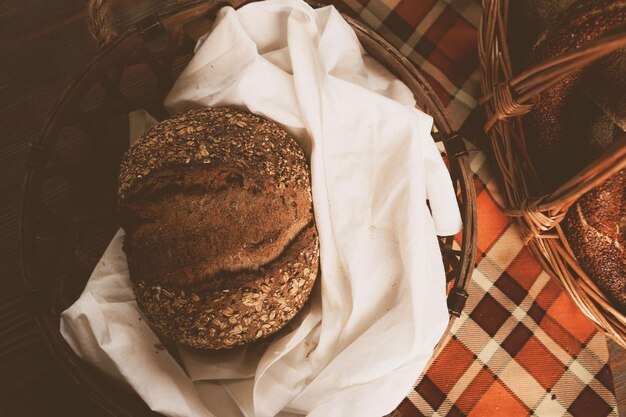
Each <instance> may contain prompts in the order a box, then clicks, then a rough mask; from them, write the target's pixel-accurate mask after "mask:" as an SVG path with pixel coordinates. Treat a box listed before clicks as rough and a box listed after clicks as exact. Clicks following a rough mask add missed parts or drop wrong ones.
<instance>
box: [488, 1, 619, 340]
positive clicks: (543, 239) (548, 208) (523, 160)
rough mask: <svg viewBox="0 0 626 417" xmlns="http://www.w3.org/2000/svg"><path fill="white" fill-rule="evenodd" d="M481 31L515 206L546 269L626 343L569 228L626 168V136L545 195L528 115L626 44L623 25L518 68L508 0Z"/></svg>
mask: <svg viewBox="0 0 626 417" xmlns="http://www.w3.org/2000/svg"><path fill="white" fill-rule="evenodd" d="M482 3H483V17H482V21H481V26H480V30H479V59H480V65H481V70H482V93H483V98H482V99H481V103H482V104H483V105H484V108H485V112H486V114H487V123H486V125H485V131H486V132H487V133H488V135H489V141H490V145H491V147H492V151H493V156H494V159H495V161H496V165H497V167H498V169H499V174H500V176H501V179H502V185H503V187H504V197H505V199H506V203H507V204H508V207H509V210H507V213H508V214H509V215H510V216H512V217H513V219H514V221H515V222H516V223H517V225H518V226H519V228H518V230H519V231H520V234H521V235H522V238H523V240H524V242H525V243H526V244H527V245H528V247H529V248H530V250H531V251H532V253H533V254H534V256H535V257H536V259H537V260H538V261H539V262H540V263H541V265H542V266H543V268H544V269H545V271H546V272H547V273H548V274H549V275H550V276H551V277H552V278H554V279H555V280H556V281H557V282H558V283H559V284H560V285H561V286H562V287H563V289H564V290H565V291H566V292H567V294H568V295H569V296H570V297H571V299H572V300H573V302H574V303H575V304H576V305H577V306H578V307H579V308H580V310H581V311H582V312H583V313H584V314H585V315H586V316H587V317H589V318H590V319H591V320H592V321H593V322H594V323H595V324H596V326H597V327H598V329H600V330H601V331H602V332H603V333H604V334H606V335H607V336H609V337H611V338H612V339H613V340H615V341H616V342H617V343H618V344H620V345H621V346H623V347H626V317H624V315H623V314H621V313H620V312H619V311H618V310H617V309H616V308H615V307H614V306H613V305H612V304H611V302H610V301H609V300H608V299H607V298H606V296H605V295H604V294H603V293H602V292H601V291H600V290H599V289H598V287H597V286H596V284H595V283H594V282H593V281H592V280H591V279H590V278H589V277H588V276H587V274H586V273H585V272H584V271H583V269H582V268H581V267H580V265H579V264H578V262H577V261H576V258H575V256H574V254H573V253H572V250H571V248H570V245H569V244H568V242H567V239H566V237H565V235H564V233H563V230H562V228H561V225H560V223H561V221H562V220H563V218H564V217H565V214H566V213H567V210H568V208H569V207H570V206H572V205H573V204H574V203H575V202H576V201H577V200H578V199H579V198H580V197H581V196H582V195H583V194H584V193H586V192H588V191H590V190H592V189H593V188H594V187H597V186H598V185H599V184H601V183H602V182H603V181H605V180H606V179H607V178H609V177H610V176H611V175H613V174H614V173H616V172H617V171H619V170H621V169H624V167H626V139H622V140H621V141H619V142H617V143H615V144H614V145H613V146H612V147H611V148H610V149H608V150H607V152H605V153H604V154H603V155H602V157H600V158H599V159H598V160H596V161H595V162H594V163H593V164H591V165H589V166H588V167H586V168H585V169H584V170H583V171H581V172H580V173H578V174H577V175H576V176H574V177H573V178H571V179H570V180H569V181H567V182H566V183H565V184H563V185H562V186H560V187H559V188H558V189H556V190H554V191H552V192H549V193H546V194H544V195H541V196H536V195H535V196H533V195H530V193H531V192H530V191H529V190H531V189H535V190H536V189H544V188H543V187H542V185H541V183H540V181H539V179H538V177H537V175H536V173H535V171H534V168H533V165H532V162H531V161H530V159H529V157H528V153H527V151H526V146H525V139H524V138H525V137H526V136H525V132H524V129H523V127H522V122H521V118H522V116H523V115H524V114H525V113H527V112H528V111H530V109H531V108H532V104H533V100H534V99H535V98H536V97H537V96H538V95H539V94H540V93H541V92H543V91H545V90H546V89H548V88H549V87H551V86H553V85H555V84H556V83H557V82H559V81H560V80H562V79H563V78H564V77H566V76H568V75H569V74H572V73H573V72H575V71H578V70H580V69H582V68H583V67H585V66H586V65H588V64H590V63H591V62H593V61H595V60H597V59H599V58H601V57H603V56H605V55H607V54H608V53H610V52H612V51H615V50H616V49H618V48H622V47H624V46H626V33H624V32H623V31H622V32H621V33H618V34H614V35H611V36H604V37H602V38H601V39H597V40H595V41H590V42H588V43H586V44H585V45H583V46H581V47H579V48H577V49H574V50H572V51H569V52H567V53H564V54H563V55H560V56H556V57H554V58H551V59H549V60H548V61H545V62H543V63H541V64H539V65H537V66H536V67H535V68H531V69H528V70H526V71H524V72H523V73H521V74H517V75H514V74H513V71H512V67H511V60H510V56H509V49H508V46H507V33H508V32H507V15H508V2H507V1H506V0H483V2H482Z"/></svg>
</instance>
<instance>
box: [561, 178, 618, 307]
mask: <svg viewBox="0 0 626 417" xmlns="http://www.w3.org/2000/svg"><path fill="white" fill-rule="evenodd" d="M565 220H566V224H567V233H568V241H569V243H570V245H571V247H572V251H574V254H575V255H576V258H577V259H578V261H579V262H580V265H581V266H582V267H583V269H584V270H585V271H586V272H587V273H588V274H589V275H590V277H591V278H592V279H593V280H594V281H595V282H596V283H597V284H598V287H600V289H601V290H602V291H603V292H604V293H605V294H606V295H607V297H608V298H609V299H611V300H612V301H613V303H614V304H613V305H614V306H615V307H617V309H618V310H620V311H621V312H622V313H624V314H626V170H624V169H622V170H620V171H618V172H617V174H615V175H613V176H612V177H611V178H609V179H608V180H607V181H605V182H604V183H602V184H600V185H599V186H598V187H596V188H595V189H593V190H591V191H590V192H588V193H586V194H585V195H583V196H582V198H580V199H579V200H578V201H577V202H576V204H575V205H573V206H572V207H571V208H570V209H569V211H568V212H567V217H566V218H565Z"/></svg>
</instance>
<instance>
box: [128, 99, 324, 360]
mask: <svg viewBox="0 0 626 417" xmlns="http://www.w3.org/2000/svg"><path fill="white" fill-rule="evenodd" d="M118 209H119V216H120V221H121V224H122V227H123V228H124V230H125V232H126V237H125V240H124V251H125V252H126V255H127V259H128V267H129V271H130V278H131V281H132V283H133V288H134V291H135V294H136V296H137V303H138V305H139V307H140V309H141V310H142V311H143V312H144V313H145V315H146V316H147V318H148V319H149V320H150V321H151V322H152V324H153V325H154V326H155V327H156V330H157V331H158V332H160V333H161V334H162V335H164V336H166V337H169V338H171V339H172V340H174V341H176V342H178V343H180V344H183V345H186V346H190V347H195V348H204V349H220V348H230V347H234V346H236V345H241V344H245V343H248V342H252V341H254V340H256V339H260V338H263V337H266V336H268V335H270V334H273V333H275V332H276V331H278V330H279V329H280V328H282V327H283V326H284V325H285V324H286V323H287V322H288V321H289V320H291V319H292V318H293V317H294V316H295V315H296V313H297V312H298V310H300V309H301V308H302V306H303V305H304V303H305V302H306V300H307V299H308V297H309V294H310V292H311V289H312V287H313V283H314V281H315V278H316V276H317V271H318V258H319V247H318V238H317V233H316V230H315V224H314V220H313V207H312V200H311V187H310V180H309V173H308V168H307V163H306V159H305V156H304V153H303V151H302V149H301V148H300V147H299V146H298V145H297V143H296V142H295V141H294V139H293V138H291V137H290V136H289V135H288V134H287V132H285V131H284V130H283V129H281V128H279V127H278V126H277V125H276V124H275V123H273V122H270V121H268V120H266V119H264V118H262V117H259V116H256V115H253V114H251V113H248V112H243V111H239V110H235V109H232V108H227V107H221V108H205V109H200V110H192V111H189V112H186V113H182V114H179V115H176V116H174V117H173V118H171V119H168V120H165V121H163V122H161V123H159V124H158V125H156V126H155V127H153V128H152V129H150V130H149V131H148V132H146V134H145V135H144V136H143V137H142V138H140V139H139V141H138V142H137V143H136V144H135V145H133V146H132V147H131V148H130V149H129V151H128V152H127V153H126V155H125V157H124V159H123V161H122V164H121V169H120V176H119V190H118Z"/></svg>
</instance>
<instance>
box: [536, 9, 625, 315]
mask: <svg viewBox="0 0 626 417" xmlns="http://www.w3.org/2000/svg"><path fill="white" fill-rule="evenodd" d="M625 21H626V0H590V1H589V0H586V1H576V2H574V3H573V4H572V5H571V6H570V7H568V8H567V9H565V10H564V11H563V14H562V15H559V16H558V17H557V18H555V19H554V21H553V22H552V24H550V25H548V26H547V28H546V29H545V31H544V32H543V34H542V35H541V37H540V38H539V40H538V41H537V42H536V44H535V45H534V46H533V48H532V51H531V56H530V66H534V65H537V64H539V63H540V62H542V61H543V60H545V59H548V58H551V57H554V56H557V55H559V54H561V53H563V52H566V51H569V50H573V49H575V48H577V47H579V46H580V45H582V44H583V43H585V42H588V41H590V40H593V39H598V38H600V37H601V36H603V35H607V34H611V33H615V32H616V31H619V30H623V28H624V22H625ZM622 53H623V51H622V52H620V51H618V52H614V53H613V54H611V55H609V56H608V57H606V58H605V61H604V62H611V63H612V64H611V65H612V67H611V68H612V71H615V75H614V77H616V78H617V79H619V78H620V77H623V73H624V72H625V71H626V68H624V67H623V66H624V62H625V61H624V60H623V59H619V56H616V54H622ZM616 57H617V58H618V59H615V58H616ZM595 65H604V64H603V63H602V62H598V63H596V64H595ZM620 65H621V66H622V68H619V66H620ZM587 71H588V69H584V70H582V71H578V72H576V73H574V74H571V75H569V76H567V77H565V78H564V79H563V80H562V81H560V82H559V83H557V84H556V85H555V86H553V87H551V88H549V89H548V90H546V91H545V92H544V93H542V94H541V95H540V96H539V99H538V100H537V102H536V103H535V105H534V106H533V109H532V111H531V112H530V113H529V114H528V116H527V117H526V118H525V120H524V124H525V127H526V128H527V129H528V130H527V133H528V134H527V135H526V142H527V143H528V147H529V154H530V156H531V158H532V160H533V163H534V164H535V165H536V167H537V171H538V172H539V174H540V176H541V177H542V180H543V182H544V183H545V184H546V185H548V187H549V188H550V189H554V188H556V187H557V186H558V185H560V184H562V183H563V182H565V181H566V180H568V179H570V178H571V177H572V176H573V175H575V174H576V173H578V172H580V171H581V170H582V169H583V168H584V167H585V166H587V165H589V164H590V163H591V162H593V161H594V160H595V159H596V158H598V157H599V156H600V154H602V152H603V150H604V149H605V148H607V147H609V146H610V145H611V144H612V143H613V142H615V141H617V140H620V138H621V137H623V132H622V131H621V129H620V128H619V123H618V124H614V122H615V121H611V119H610V118H608V117H607V116H606V115H605V114H604V113H603V112H602V111H601V110H600V109H599V108H598V107H597V106H596V104H595V103H593V102H591V101H590V100H589V98H588V97H587V96H586V95H585V94H583V91H582V89H581V85H582V84H583V81H586V82H587V83H588V84H590V85H594V83H593V79H590V76H597V74H595V75H594V74H593V73H592V74H590V76H589V74H588V73H587ZM585 77H587V78H586V80H585ZM624 85H625V84H624V83H623V82H621V83H616V84H615V85H614V86H613V88H614V89H619V88H622V87H623V86H624ZM622 89H623V88H622ZM615 96H616V97H619V96H626V91H623V92H616V94H615ZM617 103H619V100H617ZM615 110H618V109H615ZM611 113H612V114H613V115H618V114H619V112H618V111H615V112H611ZM621 122H622V123H623V122H624V121H621ZM625 221H626V171H625V170H621V171H619V172H618V173H616V174H614V175H613V176H612V177H611V178H610V179H609V180H607V181H606V182H605V183H603V184H601V185H599V186H598V187H596V188H595V189H594V190H592V191H590V192H588V193H586V194H585V195H583V196H582V197H581V198H580V199H579V200H578V201H577V202H576V204H574V205H573V206H572V207H570V209H569V211H568V213H567V216H566V218H565V221H564V222H563V225H564V226H565V228H564V229H565V234H566V236H567V239H568V242H569V243H570V246H571V248H572V251H573V252H574V255H576V258H577V260H578V262H579V263H580V265H581V267H582V268H583V269H584V270H585V271H586V273H587V274H588V275H589V276H590V278H591V279H592V280H593V281H594V282H596V284H597V285H598V287H599V288H600V289H601V290H602V291H603V292H604V293H605V295H606V296H607V298H609V299H610V300H612V303H613V305H614V306H615V307H617V308H618V309H619V310H620V311H622V312H623V313H625V314H626V256H625V255H626V254H625V253H624V250H625V249H624V246H625V243H626V242H625V237H624V233H625V231H624V228H625V224H624V223H625Z"/></svg>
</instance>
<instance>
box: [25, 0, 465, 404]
mask: <svg viewBox="0 0 626 417" xmlns="http://www.w3.org/2000/svg"><path fill="white" fill-rule="evenodd" d="M226 4H230V5H232V6H234V7H238V6H240V5H241V4H240V3H239V2H237V1H235V2H231V3H225V2H223V1H218V0H209V1H206V2H201V3H195V4H193V5H190V6H185V7H181V8H178V9H176V10H172V11H169V12H168V13H166V14H163V15H161V16H156V15H155V16H152V17H150V18H147V19H144V20H143V21H141V22H140V23H139V24H138V25H137V27H136V28H134V29H133V30H130V31H129V32H128V33H126V34H125V35H123V36H121V37H117V36H116V35H115V34H114V33H113V32H112V31H111V30H110V28H108V27H107V26H106V25H107V24H108V23H107V22H110V15H108V12H107V10H104V9H101V8H103V7H105V4H104V2H102V1H94V2H92V5H93V6H94V8H93V9H92V10H91V12H92V22H91V23H92V25H91V28H92V30H93V32H94V33H96V34H97V35H98V37H99V39H100V41H101V45H102V46H103V48H102V50H101V52H100V53H99V55H98V56H97V57H96V58H95V59H93V60H92V61H91V63H90V64H89V65H88V66H87V68H86V69H85V70H84V71H83V73H82V74H81V75H80V76H79V77H78V79H77V80H76V81H75V82H74V83H73V84H72V85H71V86H70V87H69V89H68V90H67V91H66V92H65V93H64V95H63V96H62V97H61V98H60V100H59V101H58V103H57V104H56V106H55V107H54V109H53V110H52V112H51V113H50V116H49V120H48V121H47V123H46V125H45V128H44V130H43V133H42V135H41V137H40V139H39V141H38V142H37V143H34V144H32V146H31V148H30V152H29V155H28V160H27V173H26V178H25V182H24V191H23V203H22V213H21V225H20V228H21V239H22V242H21V244H22V265H23V276H24V280H25V282H26V286H27V288H28V291H29V293H30V297H31V300H32V304H33V309H34V312H35V316H36V319H37V322H38V324H39V326H40V329H41V332H42V334H43V336H44V339H45V341H46V343H47V345H48V346H49V348H50V349H51V350H52V352H53V355H54V356H55V357H56V358H57V359H58V360H59V361H60V364H61V366H62V368H63V369H64V370H65V371H66V372H67V373H68V374H69V375H70V376H71V378H72V379H73V380H74V381H75V382H76V383H77V384H78V386H79V387H80V388H81V389H82V391H83V392H84V393H85V394H86V395H87V396H88V397H89V398H91V399H92V400H93V401H94V402H96V403H97V404H99V405H100V406H102V408H103V409H104V410H106V411H107V412H109V413H110V414H111V415H115V416H139V415H142V416H143V415H156V414H154V413H152V412H150V411H149V410H148V408H147V406H146V405H145V404H144V403H143V401H141V399H140V398H139V397H138V396H137V395H135V394H134V393H130V392H128V391H126V390H124V389H122V388H120V387H119V386H117V385H116V384H114V383H111V381H109V380H108V379H107V378H106V377H105V376H103V375H102V374H101V373H99V372H98V371H97V370H95V369H93V368H91V367H90V366H89V365H88V364H85V363H83V362H82V361H81V360H80V359H79V358H78V357H77V356H76V355H75V354H74V352H73V351H72V350H71V348H70V347H69V346H68V344H67V343H66V342H65V340H64V339H63V338H62V337H61V335H60V333H59V319H60V314H61V312H62V311H63V310H65V309H66V308H67V307H69V306H70V305H71V304H72V303H73V302H74V301H75V300H76V299H77V298H78V296H79V295H80V293H81V292H82V289H83V288H84V286H85V283H86V282H87V280H88V278H89V276H90V274H91V271H92V270H93V268H94V266H95V265H96V263H97V261H98V259H99V257H100V256H101V254H102V253H103V251H104V249H105V247H106V245H107V244H108V242H109V241H110V239H111V238H112V237H113V235H114V233H115V232H116V230H117V229H118V227H119V223H118V220H117V218H116V192H117V191H116V187H117V186H116V184H117V174H118V170H119V163H120V161H121V158H122V156H123V154H124V152H125V151H126V149H127V147H128V120H127V115H128V113H129V112H130V111H132V110H135V109H145V110H147V111H148V112H149V113H151V114H152V115H154V116H155V117H157V118H158V119H163V118H166V117H168V116H167V114H166V113H165V110H164V109H163V107H162V103H163V99H164V97H165V95H166V94H167V92H168V91H169V89H170V88H171V85H172V82H173V80H174V79H175V78H176V76H177V75H178V74H179V73H180V71H182V69H183V68H184V66H185V65H186V64H187V62H189V59H190V58H191V56H192V51H193V47H194V45H195V41H196V39H197V38H198V36H200V35H201V34H203V33H204V32H206V31H207V30H208V29H209V28H210V27H211V24H212V18H213V16H214V15H215V12H216V10H217V9H218V8H219V7H221V6H224V5H226ZM103 10H104V11H103ZM107 15H108V16H107ZM345 17H346V19H347V21H348V22H349V23H350V25H351V26H352V27H353V28H354V30H355V31H356V33H357V35H358V37H359V39H360V41H361V43H362V44H363V45H364V47H365V49H366V50H367V51H368V52H369V53H370V54H371V55H372V56H374V57H375V58H376V59H378V60H379V61H380V62H381V63H383V64H384V65H386V66H387V67H388V68H389V69H390V70H391V71H392V72H393V73H394V74H395V75H396V76H397V77H399V78H400V79H401V80H402V81H404V82H405V83H406V84H407V85H408V86H409V88H410V89H411V90H412V91H413V93H414V94H415V98H416V100H417V102H418V104H419V106H420V108H421V109H423V110H424V111H426V112H427V113H429V114H430V115H432V116H433V118H434V122H435V127H436V133H434V135H435V137H436V138H437V139H438V140H442V141H443V143H444V146H445V148H446V151H447V155H448V160H449V165H450V171H451V175H452V177H453V181H454V184H455V187H456V189H457V193H458V200H459V205H460V208H461V213H462V217H463V220H464V229H463V232H462V233H461V234H460V235H459V236H457V238H456V239H454V238H453V237H446V238H441V239H440V243H441V249H442V254H443V259H444V262H445V265H446V268H447V269H446V271H447V277H448V281H449V288H450V291H449V296H448V306H449V311H450V315H451V320H450V323H452V321H453V319H454V317H456V316H458V315H459V314H460V312H461V311H462V309H463V307H464V304H465V300H466V298H467V292H466V289H467V286H468V282H469V280H470V276H471V273H472V271H473V269H474V268H473V267H474V255H475V252H474V247H475V240H476V234H477V232H476V196H475V193H474V188H473V181H472V175H471V171H470V169H469V164H468V161H467V153H466V151H465V147H464V143H463V140H462V138H461V137H460V136H459V135H457V134H455V133H454V132H452V131H451V128H450V125H449V123H448V120H447V118H446V115H445V112H444V109H443V106H442V105H441V103H440V102H439V100H438V99H437V97H436V95H435V94H434V92H433V91H432V90H431V88H430V87H429V86H428V84H427V83H426V82H425V81H424V79H423V78H422V76H421V75H420V74H419V72H418V71H417V70H416V69H415V67H413V66H412V65H411V64H410V63H409V62H408V61H407V60H406V59H405V58H404V57H402V56H401V55H400V53H399V52H398V51H397V50H396V49H394V48H393V47H392V46H391V45H389V44H388V43H387V42H386V41H385V40H384V39H382V38H381V37H380V36H379V35H377V34H376V33H375V32H373V31H371V30H369V29H368V28H366V27H364V26H363V25H362V24H361V23H359V22H357V21H355V20H353V19H351V18H349V17H347V16H345ZM453 244H454V245H453ZM443 344H444V343H443V342H442V343H440V344H439V347H441V346H443ZM433 356H434V355H433Z"/></svg>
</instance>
